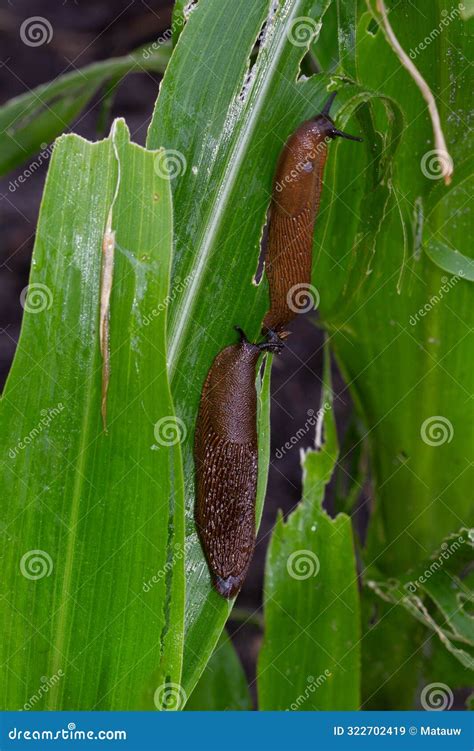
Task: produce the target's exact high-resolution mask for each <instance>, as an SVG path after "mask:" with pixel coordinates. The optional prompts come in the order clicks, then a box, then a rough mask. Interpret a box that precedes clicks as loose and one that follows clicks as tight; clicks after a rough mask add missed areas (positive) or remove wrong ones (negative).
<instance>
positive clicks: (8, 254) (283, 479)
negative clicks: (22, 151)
mask: <svg viewBox="0 0 474 751" xmlns="http://www.w3.org/2000/svg"><path fill="white" fill-rule="evenodd" d="M172 5H173V2H172V1H171V0H162V1H161V2H156V1H154V0H149V2H145V0H141V1H140V0H135V1H134V0H114V1H113V2H94V1H93V0H64V2H61V0H56V1H55V0H42V2H41V3H40V4H38V2H35V0H9V1H8V2H6V0H4V1H3V2H2V6H1V10H0V41H1V62H0V82H1V89H0V91H1V96H2V103H3V102H5V101H6V100H8V99H10V98H12V97H14V96H17V95H19V94H22V93H24V92H25V91H27V90H28V89H31V88H34V87H35V86H37V85H39V84H41V83H45V82H47V81H49V80H51V79H53V78H55V77H56V76H58V75H60V74H62V73H64V72H67V71H72V70H74V69H79V68H81V67H84V66H85V65H88V64H89V63H92V62H95V61H98V60H102V59H105V58H108V57H111V56H115V55H123V54H126V53H128V52H130V51H132V50H133V49H134V48H136V47H138V46H140V45H142V44H146V43H147V42H152V41H154V40H155V39H156V38H157V37H158V36H160V35H161V34H162V33H163V32H164V31H165V30H167V29H168V28H169V27H170V19H171V8H172ZM39 14H40V15H41V16H44V17H45V18H47V19H48V20H49V21H50V23H51V24H52V27H53V29H54V35H53V38H52V40H51V42H50V43H49V44H44V45H43V46H40V47H28V46H25V45H24V44H23V43H22V42H21V40H20V36H19V30H20V25H21V23H22V21H23V20H25V19H26V18H29V17H30V16H34V15H39ZM159 80H160V79H159V76H154V75H152V74H150V73H142V74H138V75H131V76H128V77H126V78H125V79H124V80H123V81H122V83H121V84H120V86H119V88H118V91H117V94H116V97H115V99H114V102H113V106H112V110H111V112H110V122H111V119H112V118H114V117H117V116H123V117H125V119H126V121H127V123H128V126H129V128H130V131H131V136H132V140H134V141H136V142H138V143H140V144H144V142H145V137H146V131H147V127H148V123H149V120H150V117H151V113H152V109H153V104H154V102H155V99H156V97H157V94H158V86H159ZM100 109H101V108H100V96H98V97H97V98H96V101H95V102H94V103H92V105H90V106H89V108H88V110H87V111H86V112H84V113H82V114H81V116H80V118H79V119H78V121H77V122H76V123H75V124H74V125H73V126H72V128H71V130H73V131H74V132H76V133H79V134H80V135H82V136H85V137H87V138H90V139H94V138H96V137H97V120H98V115H99V113H100ZM110 122H109V123H107V125H110ZM24 168H25V165H22V167H20V168H19V169H18V170H17V171H16V172H14V173H12V174H10V175H8V177H7V178H6V179H4V180H3V181H1V183H0V243H1V266H0V310H1V312H0V317H1V326H2V329H1V330H0V335H1V354H0V374H1V379H2V383H3V382H4V380H5V378H6V376H7V374H8V370H9V367H10V364H11V361H12V358H13V354H14V351H15V346H16V342H17V340H18V335H19V331H20V325H21V315H22V308H21V306H20V300H19V297H20V292H21V290H22V289H23V288H24V287H25V286H26V284H27V283H28V274H29V267H30V260H31V253H32V249H33V242H34V232H35V226H36V220H37V215H38V209H39V204H40V199H41V193H42V190H43V184H44V179H45V175H46V170H47V164H45V165H43V166H42V167H41V168H40V169H38V171H37V172H35V173H34V174H32V176H31V177H29V179H28V180H27V181H26V182H25V183H23V184H22V185H20V186H19V188H18V189H17V190H16V191H14V192H13V193H12V192H11V191H9V189H8V185H9V182H10V180H14V179H15V177H17V175H19V174H21V173H22V171H23V170H24ZM315 323H317V322H316V319H315V318H314V317H313V314H310V315H308V316H304V317H300V320H298V321H297V322H296V323H295V325H294V326H293V330H294V331H295V332H296V330H297V334H298V335H297V336H291V337H290V339H289V342H288V346H287V349H286V351H285V353H284V354H283V355H282V356H281V357H280V358H278V359H277V360H276V361H275V362H274V366H273V367H274V370H273V389H272V454H271V456H272V460H271V468H270V475H269V483H268V492H267V498H266V503H265V510H264V515H263V521H262V525H261V529H260V534H259V540H258V544H257V549H256V553H255V557H254V560H253V563H252V567H251V569H250V572H249V575H248V578H247V581H246V583H245V585H244V588H243V590H242V592H241V594H240V596H239V599H238V602H237V607H238V608H239V609H245V610H249V611H250V612H252V613H253V612H254V611H256V610H258V609H259V608H260V607H261V595H262V581H263V570H264V562H265V553H266V548H267V544H268V541H269V538H270V533H271V530H272V527H273V524H274V521H275V516H276V513H277V510H278V509H282V510H283V512H284V514H285V515H287V514H288V513H289V512H290V511H291V509H293V508H294V506H295V505H296V504H297V503H298V501H299V499H300V493H301V470H300V457H299V452H300V449H301V448H307V447H308V446H310V445H311V444H312V442H313V440H314V431H313V430H312V429H310V430H308V431H307V432H306V433H305V435H304V436H303V438H302V439H301V441H300V442H299V443H298V444H297V445H295V446H293V448H292V449H291V450H290V451H288V452H287V453H285V455H284V456H283V457H282V458H280V459H278V458H277V456H276V455H275V454H276V452H277V450H278V449H279V448H281V447H283V446H284V444H285V442H286V441H288V440H289V439H290V438H291V437H292V436H293V435H294V434H295V433H296V431H298V430H299V429H300V428H304V425H305V422H306V421H307V417H308V415H307V411H308V409H313V410H314V411H315V412H316V411H317V410H318V408H319V402H320V392H321V389H320V384H321V372H322V342H323V335H322V332H321V331H320V330H319V329H318V328H317V325H315ZM334 386H335V390H336V399H335V409H336V419H337V422H338V425H339V426H342V429H343V431H344V430H345V427H346V426H347V424H348V421H349V419H350V416H351V414H352V405H351V403H350V398H349V395H348V392H347V390H345V387H344V384H343V382H342V380H341V378H340V376H339V374H338V373H337V371H335V372H334ZM340 437H342V436H340ZM327 503H328V506H329V510H330V511H331V510H333V507H334V492H332V491H330V492H329V500H328V502H327ZM362 505H363V504H362ZM359 511H362V513H360V514H359V516H360V517H361V518H362V519H364V518H365V517H366V514H365V512H364V511H363V509H362V508H361V507H360V508H359ZM244 621H245V618H244ZM229 631H230V633H231V634H232V638H233V641H234V643H235V645H236V647H237V649H238V652H239V654H240V656H241V658H242V661H243V663H244V666H245V669H246V671H247V674H248V677H249V680H250V681H253V679H254V676H255V662H256V658H257V654H258V650H259V647H260V642H261V632H260V630H259V628H258V627H256V626H255V625H251V624H249V623H245V622H239V620H233V621H231V622H230V623H229Z"/></svg>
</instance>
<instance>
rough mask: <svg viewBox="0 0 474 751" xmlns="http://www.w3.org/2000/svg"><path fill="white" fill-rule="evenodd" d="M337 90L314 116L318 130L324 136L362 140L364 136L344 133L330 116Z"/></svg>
mask: <svg viewBox="0 0 474 751" xmlns="http://www.w3.org/2000/svg"><path fill="white" fill-rule="evenodd" d="M336 94H337V91H334V92H333V93H332V94H330V96H329V98H328V99H327V100H326V103H325V105H324V107H323V109H322V111H321V113H320V114H319V115H316V117H314V118H313V123H314V124H315V125H316V127H317V129H318V132H319V133H320V134H321V136H322V137H323V138H338V137H339V138H346V139H347V140H348V141H359V142H360V141H362V140H363V139H362V138H358V137H357V136H352V135H351V134H350V133H344V131H342V130H339V129H338V128H336V125H335V123H334V120H333V119H332V118H331V117H330V116H329V110H330V109H331V105H332V103H333V101H334V98H335V96H336Z"/></svg>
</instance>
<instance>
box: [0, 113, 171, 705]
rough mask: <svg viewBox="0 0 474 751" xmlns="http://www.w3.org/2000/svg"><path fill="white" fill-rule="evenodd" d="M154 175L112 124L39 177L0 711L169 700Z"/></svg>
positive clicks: (165, 226) (163, 234)
mask: <svg viewBox="0 0 474 751" xmlns="http://www.w3.org/2000/svg"><path fill="white" fill-rule="evenodd" d="M159 158H160V152H149V151H146V150H144V149H142V148H141V147H138V146H136V145H134V144H131V143H130V141H129V133H128V130H127V128H126V126H125V124H124V123H123V121H116V122H115V124H114V127H113V129H112V134H111V136H110V137H109V138H107V139H106V140H104V141H102V142H100V143H97V144H90V143H88V142H87V141H84V140H83V139H82V138H79V137H77V136H69V135H68V136H63V137H61V138H60V139H59V140H58V142H57V145H56V147H55V150H54V153H53V157H52V160H51V165H50V169H49V172H48V177H47V182H46V187H45V193H44V197H43V202H42V205H41V211H40V218H39V224H38V230H37V235H36V243H35V248H34V254H33V261H32V272H31V278H30V283H29V286H28V288H27V290H26V291H27V295H26V297H25V296H24V295H22V299H23V305H24V309H25V313H24V320H23V327H22V332H21V336H20V341H19V343H18V348H17V352H16V356H15V360H14V363H13V366H12V370H11V372H10V375H9V378H8V382H7V385H6V387H5V391H4V394H3V398H2V403H1V412H0V419H1V426H2V447H3V468H2V483H3V487H2V493H1V498H2V502H1V503H2V509H1V518H2V545H1V547H0V557H1V565H2V585H1V589H2V598H1V607H0V630H1V633H2V639H1V647H0V651H1V658H0V664H1V665H2V669H1V670H2V673H1V680H0V706H1V708H2V709H21V708H26V709H55V710H66V709H73V710H91V709H98V710H112V709H119V710H129V709H135V710H137V709H154V708H155V707H156V708H159V709H161V708H174V705H175V704H176V703H177V700H178V701H179V698H180V696H179V690H180V686H179V682H180V678H181V665H182V653H183V625H184V551H183V543H184V513H183V497H184V496H183V481H182V469H181V463H180V452H179V444H178V443H177V437H176V436H177V435H178V437H179V435H180V432H181V430H182V425H181V423H179V422H177V420H176V418H175V416H174V412H173V404H172V400H171V396H170V391H169V386H168V381H167V372H166V307H167V306H166V302H165V301H166V297H167V294H168V284H169V270H170V262H171V248H172V209H171V193H170V185H169V180H168V178H167V176H166V175H165V174H160V172H159V170H157V169H156V163H157V159H159ZM110 269H113V275H112V280H111V284H110V280H109V275H108V270H110ZM109 294H110V299H109V303H108V302H107V298H108V296H109ZM107 320H108V326H107V324H106V323H105V322H106V321H107ZM100 332H102V338H101V335H100ZM107 333H108V334H109V344H108V346H107V345H106V341H107ZM107 370H108V371H109V374H108V375H107ZM107 385H108V389H106V388H105V387H106V386H107ZM105 403H106V414H105V407H104V404H105ZM104 417H105V428H104ZM177 692H178V693H177ZM176 693H177V699H176Z"/></svg>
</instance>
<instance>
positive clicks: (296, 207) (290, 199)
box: [262, 92, 362, 333]
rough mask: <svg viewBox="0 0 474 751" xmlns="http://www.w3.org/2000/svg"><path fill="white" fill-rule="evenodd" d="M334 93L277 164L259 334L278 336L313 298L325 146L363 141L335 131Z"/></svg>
mask: <svg viewBox="0 0 474 751" xmlns="http://www.w3.org/2000/svg"><path fill="white" fill-rule="evenodd" d="M336 94H337V92H334V93H333V94H331V95H330V97H329V99H328V100H327V102H326V104H325V105H324V107H323V110H322V112H321V113H320V114H319V115H317V116H316V117H314V118H313V119H311V120H307V121H306V122H304V123H303V124H302V125H300V126H299V128H298V129H297V130H296V131H295V132H294V133H293V134H292V135H291V136H290V138H289V139H288V141H287V142H286V144H285V146H284V148H283V151H282V153H281V156H280V159H279V162H278V166H277V170H276V175H275V180H274V185H273V192H272V202H271V207H270V222H269V230H268V244H267V252H266V257H265V271H266V274H267V278H268V284H269V291H270V310H269V311H268V312H267V313H266V315H265V318H264V319H263V329H262V331H263V333H267V332H268V331H275V332H277V333H279V332H281V331H282V330H283V329H284V327H285V326H286V325H287V324H288V323H289V322H290V321H291V320H292V319H293V318H294V317H295V316H296V314H297V313H298V312H300V311H299V309H298V308H299V307H300V305H298V299H303V297H304V296H306V298H308V296H310V294H311V287H310V285H311V266H312V249H313V231H314V224H315V221H316V216H317V213H318V211H319V205H320V198H321V188H322V180H323V174H324V167H325V164H326V158H327V147H328V144H329V142H330V141H331V140H332V139H333V138H337V137H338V136H340V137H341V138H347V139H349V140H351V141H362V138H357V137H356V136H351V135H349V134H348V133H343V132H342V131H341V130H338V129H337V128H336V126H335V124H334V121H333V120H332V119H331V118H330V117H329V110H330V108H331V104H332V103H333V101H334V97H335V96H336Z"/></svg>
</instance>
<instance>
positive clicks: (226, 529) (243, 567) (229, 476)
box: [194, 329, 281, 598]
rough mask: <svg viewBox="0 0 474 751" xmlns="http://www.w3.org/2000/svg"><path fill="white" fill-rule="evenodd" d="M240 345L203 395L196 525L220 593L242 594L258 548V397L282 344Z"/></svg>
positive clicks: (222, 361)
mask: <svg viewBox="0 0 474 751" xmlns="http://www.w3.org/2000/svg"><path fill="white" fill-rule="evenodd" d="M237 330H238V331H239V333H240V342H239V344H232V345H230V346H229V347H226V348H225V349H223V350H222V351H221V352H219V354H218V355H217V356H216V358H215V360H214V362H213V363H212V365H211V368H210V370H209V373H208V375H207V378H206V380H205V382H204V386H203V389H202V395H201V402H200V406H199V413H198V418H197V424H196V433H195V438H194V457H195V464H196V486H197V488H196V490H197V501H196V524H197V530H198V534H199V537H200V540H201V544H202V547H203V550H204V553H205V555H206V559H207V562H208V566H209V570H210V572H211V575H212V579H213V583H214V586H215V588H216V590H217V591H218V592H219V594H220V595H222V596H223V597H227V598H231V597H234V596H235V595H237V594H238V592H239V590H240V588H241V586H242V583H243V581H244V578H245V575H246V573H247V569H248V567H249V564H250V561H251V558H252V554H253V550H254V547H255V499H256V493H257V466H258V465H257V455H258V450H257V449H258V447H257V393H256V388H255V376H256V366H257V362H258V357H259V355H260V353H261V352H264V351H271V352H279V351H280V350H281V342H279V341H278V340H277V338H276V337H274V336H273V337H272V336H270V337H269V338H268V341H266V342H263V343H261V344H252V343H251V342H249V341H248V340H247V338H246V337H245V334H244V333H243V331H242V330H241V329H237Z"/></svg>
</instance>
